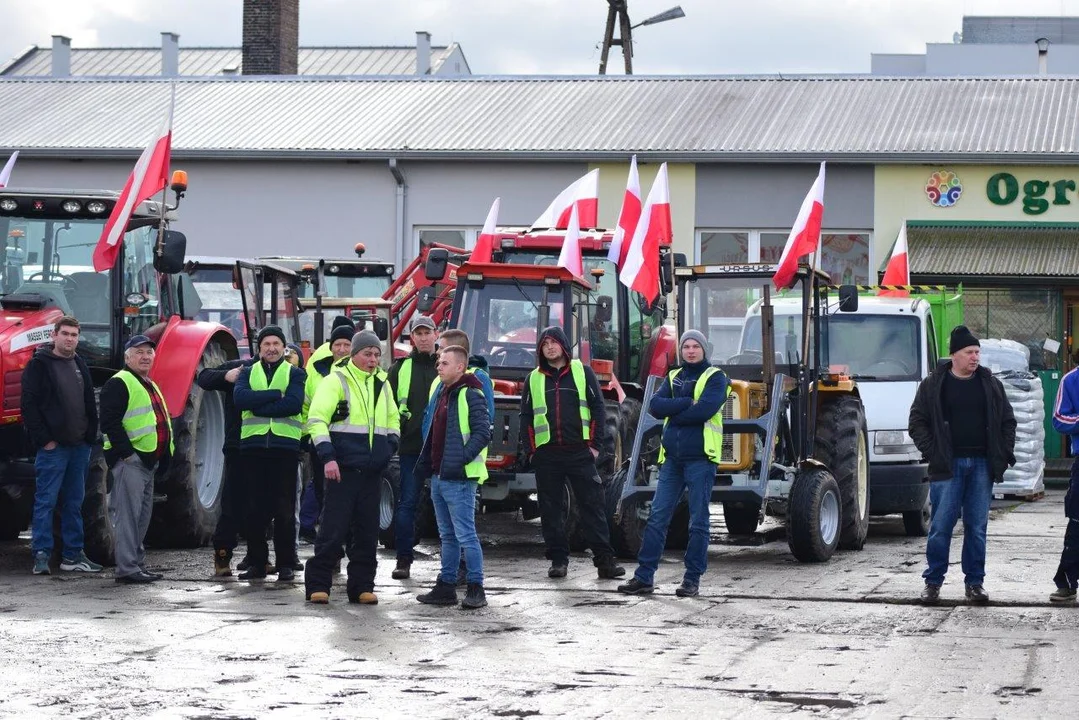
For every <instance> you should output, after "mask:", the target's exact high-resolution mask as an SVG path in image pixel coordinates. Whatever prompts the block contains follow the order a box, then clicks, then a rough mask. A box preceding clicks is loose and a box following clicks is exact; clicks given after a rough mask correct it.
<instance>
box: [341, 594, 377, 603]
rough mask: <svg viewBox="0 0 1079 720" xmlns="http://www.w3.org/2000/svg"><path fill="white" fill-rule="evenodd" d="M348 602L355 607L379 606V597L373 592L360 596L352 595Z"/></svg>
mask: <svg viewBox="0 0 1079 720" xmlns="http://www.w3.org/2000/svg"><path fill="white" fill-rule="evenodd" d="M348 601H349V602H350V603H353V604H354V605H355V604H359V605H378V596H377V595H375V594H374V593H373V592H371V591H367V592H362V593H360V594H359V595H352V594H350V595H349V596H348Z"/></svg>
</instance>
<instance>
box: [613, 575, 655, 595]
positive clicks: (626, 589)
mask: <svg viewBox="0 0 1079 720" xmlns="http://www.w3.org/2000/svg"><path fill="white" fill-rule="evenodd" d="M655 589H656V586H655V585H646V584H645V583H643V582H641V581H640V580H638V579H637V578H635V577H632V578H630V579H629V582H628V583H625V584H623V585H619V586H618V592H620V593H625V594H626V595H648V594H649V593H651V592H652V591H653V590H655Z"/></svg>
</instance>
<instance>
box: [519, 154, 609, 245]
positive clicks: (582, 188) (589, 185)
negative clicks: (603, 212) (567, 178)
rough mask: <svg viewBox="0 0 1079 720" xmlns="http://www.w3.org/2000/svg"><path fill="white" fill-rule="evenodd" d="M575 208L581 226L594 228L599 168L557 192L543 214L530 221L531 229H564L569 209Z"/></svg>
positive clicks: (597, 210)
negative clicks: (556, 195)
mask: <svg viewBox="0 0 1079 720" xmlns="http://www.w3.org/2000/svg"><path fill="white" fill-rule="evenodd" d="M574 207H576V208H577V221H578V222H580V224H581V227H586V228H594V227H596V225H597V221H596V216H597V214H598V212H599V169H598V168H597V169H595V170H593V171H592V172H590V173H588V174H587V175H585V176H583V177H581V178H578V179H577V180H576V181H574V182H573V184H572V185H570V186H569V187H568V188H566V189H565V190H563V191H562V192H560V193H558V197H556V198H555V199H554V200H552V201H551V204H550V205H548V206H547V209H546V210H544V211H543V214H542V215H540V216H539V217H538V218H536V222H534V223H532V227H531V228H530V229H531V230H544V229H547V228H554V229H555V230H565V229H566V228H568V227H569V211H570V210H572V209H573V208H574Z"/></svg>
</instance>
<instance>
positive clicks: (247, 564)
mask: <svg viewBox="0 0 1079 720" xmlns="http://www.w3.org/2000/svg"><path fill="white" fill-rule="evenodd" d="M250 566H251V559H250V558H249V557H248V556H247V555H244V559H243V560H241V561H240V562H238V563H237V564H236V570H237V571H238V572H243V571H244V570H246V569H247V568H249V567H250Z"/></svg>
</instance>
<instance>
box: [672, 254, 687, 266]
mask: <svg viewBox="0 0 1079 720" xmlns="http://www.w3.org/2000/svg"><path fill="white" fill-rule="evenodd" d="M688 265H689V261H688V260H686V254H685V253H675V254H674V266H675V267H687V266H688Z"/></svg>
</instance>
